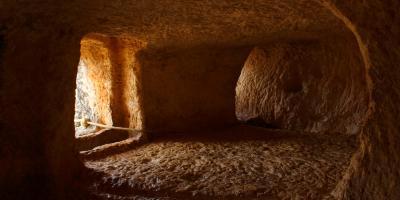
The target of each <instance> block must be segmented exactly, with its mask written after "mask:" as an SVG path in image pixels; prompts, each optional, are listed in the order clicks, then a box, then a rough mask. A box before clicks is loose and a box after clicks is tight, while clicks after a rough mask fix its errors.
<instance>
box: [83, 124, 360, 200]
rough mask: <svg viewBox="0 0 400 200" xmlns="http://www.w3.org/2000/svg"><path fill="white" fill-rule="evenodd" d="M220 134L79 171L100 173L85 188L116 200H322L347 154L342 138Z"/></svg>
mask: <svg viewBox="0 0 400 200" xmlns="http://www.w3.org/2000/svg"><path fill="white" fill-rule="evenodd" d="M221 133H224V134H226V136H225V137H216V138H210V137H197V138H190V139H188V138H176V137H175V138H163V139H159V140H156V141H154V142H153V143H151V144H145V145H143V146H140V147H138V148H137V149H134V150H131V151H128V152H125V153H122V154H119V155H116V156H109V157H107V158H104V159H97V160H89V161H87V162H86V163H85V165H86V166H87V167H89V168H90V169H93V170H94V171H96V172H97V173H99V174H101V175H102V178H98V179H97V180H96V181H94V184H93V185H92V186H91V190H92V192H94V193H96V194H111V195H116V196H120V197H121V199H130V198H133V197H135V196H137V197H148V198H156V199H324V198H328V199H329V198H332V197H331V196H330V191H331V190H332V189H333V188H334V187H335V184H336V183H337V181H338V180H339V179H340V178H341V177H342V176H343V174H344V172H345V171H344V170H345V169H346V166H347V165H348V163H349V161H350V157H351V153H352V152H353V151H354V150H355V145H354V138H351V137H347V136H335V137H330V136H326V135H325V136H318V135H315V134H314V135H303V134H302V133H301V132H291V133H290V132H284V131H269V130H265V129H260V128H254V127H253V128H252V127H246V126H241V127H235V128H230V129H225V130H222V131H221ZM203 134H204V135H208V134H212V135H215V134H216V133H212V132H203ZM243 134H245V135H247V137H241V135H243ZM228 135H229V136H228Z"/></svg>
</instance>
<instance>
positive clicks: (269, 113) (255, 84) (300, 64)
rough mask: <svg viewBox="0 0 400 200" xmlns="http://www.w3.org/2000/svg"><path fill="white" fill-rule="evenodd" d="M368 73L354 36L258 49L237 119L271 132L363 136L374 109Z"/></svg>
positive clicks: (246, 71)
mask: <svg viewBox="0 0 400 200" xmlns="http://www.w3.org/2000/svg"><path fill="white" fill-rule="evenodd" d="M364 70H365V69H364V67H363V63H362V60H361V56H360V53H359V50H358V47H357V43H356V41H355V40H354V39H351V37H350V36H349V38H329V40H318V41H300V42H280V43H274V44H271V45H266V46H262V47H256V48H254V49H253V51H252V52H251V53H250V55H249V57H248V59H247V61H246V63H245V65H244V67H243V70H242V72H241V76H240V78H239V80H238V83H237V87H236V115H237V118H238V119H239V120H240V121H245V122H247V123H250V124H252V125H257V126H264V127H268V128H282V129H291V130H301V131H306V132H340V133H345V134H357V133H358V132H359V131H360V129H361V126H362V122H363V120H364V116H365V114H366V111H367V106H368V94H367V88H366V83H365V77H364V74H365V73H364Z"/></svg>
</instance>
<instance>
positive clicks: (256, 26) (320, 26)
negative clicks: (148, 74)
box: [11, 0, 347, 46]
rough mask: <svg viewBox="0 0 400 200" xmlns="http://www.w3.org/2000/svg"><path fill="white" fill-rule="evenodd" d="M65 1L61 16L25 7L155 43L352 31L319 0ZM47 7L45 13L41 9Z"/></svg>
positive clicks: (84, 29)
mask: <svg viewBox="0 0 400 200" xmlns="http://www.w3.org/2000/svg"><path fill="white" fill-rule="evenodd" d="M44 2H46V0H45V1H44ZM65 4H67V3H65ZM65 4H63V5H62V6H63V8H62V10H64V11H65V13H70V14H69V15H65V13H64V15H62V17H60V18H61V19H60V18H58V17H57V16H60V14H59V11H58V13H56V12H54V13H53V12H52V10H53V9H52V8H45V7H44V6H43V5H46V4H44V3H43V4H38V3H29V2H26V5H24V8H23V9H24V10H25V11H26V12H29V13H30V15H32V16H36V15H40V20H50V22H48V23H57V24H60V23H61V24H64V26H65V27H66V29H68V28H72V29H78V31H79V32H81V33H82V34H86V33H90V32H97V33H104V34H109V35H118V36H121V35H125V36H128V37H135V38H138V39H139V40H142V41H147V42H148V43H149V45H156V46H171V45H172V46H180V45H196V44H202V45H205V44H210V43H212V44H215V43H217V44H235V45H254V44H260V43H268V42H269V41H273V40H288V39H314V38H319V37H324V36H327V35H336V34H342V33H347V32H346V29H345V28H344V26H343V24H342V23H341V22H340V21H339V20H338V19H337V18H336V17H335V16H334V15H333V14H332V13H331V12H330V11H328V10H327V9H326V8H324V7H323V6H322V5H321V4H320V2H319V1H315V0H297V1H294V0H248V1H239V0H236V1H230V0H210V1H182V0H181V1H176V0H158V1H148V0H137V1H133V0H118V1H109V0H99V1H71V2H70V3H68V5H65ZM47 5H52V4H48V3H47ZM53 5H54V4H53ZM121 8H123V9H121ZM14 9H15V10H18V12H19V13H21V12H24V11H21V8H14ZM43 9H46V12H41V11H43ZM11 10H12V9H11ZM54 10H60V8H54ZM39 13H40V14H39ZM44 13H45V14H44ZM66 16H68V17H66ZM42 17H43V18H42ZM35 23H37V24H43V23H40V22H35V20H33V19H32V22H30V24H31V25H32V26H35ZM75 31H76V30H75Z"/></svg>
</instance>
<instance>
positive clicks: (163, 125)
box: [138, 46, 250, 132]
mask: <svg viewBox="0 0 400 200" xmlns="http://www.w3.org/2000/svg"><path fill="white" fill-rule="evenodd" d="M249 51H250V48H246V47H244V48H243V47H241V48H237V47H232V48H221V47H215V46H210V47H208V46H207V47H201V48H191V49H174V50H172V51H171V50H169V51H168V50H167V51H166V50H143V51H141V52H140V53H139V54H138V61H139V62H140V65H141V66H140V68H141V69H142V95H143V104H144V105H143V106H144V107H143V112H144V116H145V123H144V125H145V128H146V130H151V131H157V132H165V131H175V132H176V131H184V130H201V129H204V128H210V127H214V128H215V127H222V126H227V125H230V124H233V123H235V122H236V118H235V83H236V80H237V78H238V77H239V74H240V70H241V68H242V65H243V63H244V61H245V59H246V57H247V55H248V53H249Z"/></svg>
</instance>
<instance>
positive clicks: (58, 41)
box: [0, 0, 400, 199]
mask: <svg viewBox="0 0 400 200" xmlns="http://www.w3.org/2000/svg"><path fill="white" fill-rule="evenodd" d="M399 4H400V3H399V2H398V1H397V0H382V1H377V0H364V1H348V0H315V1H309V0H300V1H289V0H273V1H265V0H255V1H228V0H220V1H213V0H208V1H175V0H157V1H126V0H121V1H109V0H97V1H95V0H89V1H75V0H71V1H63V2H55V1H50V0H29V1H28V0H21V1H11V0H5V1H2V2H1V4H0V58H1V64H0V100H1V105H0V108H1V109H0V143H1V144H0V148H1V149H0V153H1V156H0V157H1V160H0V184H1V185H0V187H1V193H2V194H1V195H2V196H1V197H4V198H2V199H32V198H33V197H38V198H40V197H43V198H49V199H76V198H78V197H76V196H77V195H78V194H80V193H79V192H75V191H77V190H78V189H79V183H80V179H79V174H80V172H85V171H84V170H82V169H83V165H82V162H81V161H80V160H79V159H77V155H76V154H77V152H76V149H75V148H74V134H73V133H74V127H73V116H74V90H75V78H76V73H77V65H78V63H79V60H80V56H81V55H80V46H81V45H80V43H81V39H82V38H83V37H84V36H85V35H87V34H89V33H93V32H95V33H100V34H103V35H108V36H107V37H110V38H109V39H107V40H111V41H115V40H117V42H110V44H112V45H111V46H109V47H110V48H111V49H114V50H118V51H112V52H113V53H116V52H119V53H116V54H113V55H114V56H111V55H110V57H112V58H113V62H115V63H117V64H118V66H120V68H118V70H117V71H114V72H112V73H111V74H114V75H115V77H113V76H112V77H113V79H114V78H115V79H116V80H119V81H121V84H120V85H118V87H116V86H114V87H113V86H111V89H112V90H113V89H116V88H118V89H116V90H119V89H121V88H126V87H128V89H131V90H123V91H114V92H115V94H116V96H114V97H113V98H112V99H110V104H111V106H113V105H115V102H114V100H117V99H119V100H118V102H120V100H121V99H122V100H123V99H125V103H123V104H122V105H123V106H121V107H119V108H117V109H120V110H119V112H121V115H116V114H117V113H112V115H114V116H112V117H115V118H116V119H117V120H116V121H114V119H113V123H121V124H124V123H129V126H131V123H132V121H133V122H134V121H135V119H137V118H136V117H132V116H134V115H133V114H129V113H130V112H131V111H133V110H135V109H134V107H135V106H134V104H128V105H129V106H126V105H127V103H126V101H129V102H130V101H131V100H132V99H134V97H133V96H130V95H131V94H126V93H125V92H126V91H130V92H132V91H135V90H133V89H132V88H130V87H131V83H132V82H130V83H127V82H126V81H127V80H135V79H130V78H126V77H125V76H128V77H131V75H129V74H130V73H131V72H132V71H134V70H133V69H134V68H135V67H132V65H130V64H126V63H131V60H130V59H133V60H132V63H137V62H138V63H141V64H140V65H138V66H141V65H143V68H141V67H139V71H140V70H145V71H143V73H142V74H140V73H139V74H140V75H138V77H139V80H141V81H138V82H142V83H143V85H142V86H141V88H142V89H143V90H141V92H139V93H141V94H142V95H140V94H139V95H138V96H139V97H142V104H141V105H142V106H143V109H142V111H143V113H142V119H143V124H144V125H143V127H142V128H143V129H149V130H167V131H174V130H179V131H184V130H187V129H190V128H193V126H192V125H193V124H196V123H198V124H199V125H200V126H201V127H204V126H206V125H207V123H210V127H207V128H215V127H217V126H226V125H227V124H229V123H230V122H232V121H233V120H234V119H235V104H234V96H235V83H236V81H234V77H235V76H236V80H237V78H238V77H239V74H240V70H241V68H240V61H241V60H242V61H243V63H242V64H241V66H243V64H244V61H245V60H246V58H247V55H246V54H248V52H250V50H251V49H252V48H253V47H255V46H257V47H260V48H263V51H264V52H265V50H267V51H266V52H268V48H267V49H265V48H266V47H271V44H283V46H280V47H279V46H276V47H275V48H278V49H279V48H281V49H282V51H283V50H284V49H287V48H288V47H289V46H290V47H293V48H294V50H286V52H288V54H287V55H291V53H294V52H296V49H301V48H308V46H313V45H316V46H317V47H316V48H317V49H318V48H320V49H321V50H322V52H324V51H325V50H324V49H326V53H327V54H328V56H327V58H326V60H327V61H330V59H333V60H332V63H336V61H335V57H336V56H335V55H337V56H338V57H337V58H338V59H340V60H342V59H346V60H347V58H346V56H349V57H350V56H351V55H354V58H349V57H348V60H347V61H344V60H343V61H340V62H339V61H338V63H341V62H343V64H345V65H347V64H349V65H350V63H348V62H354V63H355V64H354V66H355V67H356V66H358V64H356V63H358V62H356V61H357V60H358V58H356V57H357V56H358V54H357V53H356V52H360V53H361V57H362V66H363V67H364V69H365V70H362V69H361V68H357V69H354V71H353V70H352V71H349V73H348V74H346V75H345V74H342V73H338V76H329V77H332V78H339V79H341V80H343V82H344V83H343V87H336V86H335V87H334V86H333V85H332V86H331V84H328V85H327V89H326V90H332V89H333V90H336V89H337V90H339V89H342V90H343V91H340V92H339V96H336V95H338V94H337V93H336V95H334V93H333V92H327V93H326V95H330V94H332V95H333V97H332V98H336V97H337V98H338V100H339V101H338V102H339V103H334V104H336V105H334V104H332V105H329V106H328V107H324V105H323V104H319V105H316V107H319V108H321V109H323V110H321V113H325V112H326V113H325V115H326V116H329V119H328V121H330V122H329V123H337V124H336V126H337V127H334V125H332V124H328V123H322V124H321V125H320V126H319V125H315V124H318V123H320V121H319V119H313V120H314V121H313V122H304V121H301V120H300V122H301V123H300V125H296V127H300V128H302V129H306V130H308V129H311V130H312V128H311V127H320V129H321V130H324V129H328V128H331V127H334V128H335V130H337V131H340V132H346V133H353V132H354V131H350V130H356V129H353V128H351V127H353V126H354V127H358V128H360V130H361V131H360V132H359V142H358V143H359V144H360V146H359V147H358V150H357V151H356V153H355V154H354V155H353V157H352V159H351V163H350V165H349V166H348V168H347V170H346V174H345V175H344V176H343V177H342V179H341V181H339V183H338V184H337V185H336V189H335V190H334V192H333V194H334V196H335V198H337V199H398V198H399V196H400V190H399V187H400V172H399V166H400V156H398V152H399V151H400V134H399V131H400V127H399V123H398V121H399V120H400V117H399V116H400V115H398V113H399V111H400V106H399V102H400V92H399V87H400V70H399V68H398V63H400V51H399V46H400V39H399V38H400V37H399V35H400V27H399V24H400V16H399V15H398V14H397V12H398V10H399V9H400V5H399ZM348 31H351V33H352V34H353V36H352V41H349V42H346V44H343V43H342V44H340V42H339V44H338V46H335V45H336V44H335V45H334V44H331V43H328V44H323V43H321V44H315V43H311V44H307V45H302V47H299V46H297V45H295V44H296V43H297V42H299V41H301V42H304V41H309V40H321V39H323V40H327V41H329V40H333V39H332V38H348V37H347V36H348ZM112 38H114V39H112ZM126 38H130V39H129V40H130V41H131V40H132V38H134V39H133V40H134V41H140V42H139V43H140V45H139V47H138V46H137V45H127V44H126V43H125V42H124V39H126ZM354 41H356V42H357V47H356V45H353V44H352V43H353V42H354ZM293 42H294V43H293ZM121 43H123V44H121ZM127 43H129V44H131V42H127ZM133 43H134V44H136V43H135V42H133ZM142 44H145V45H142ZM289 44H290V45H289ZM331 45H333V46H331ZM121 46H122V47H121ZM124 46H128V48H123V47H124ZM272 46H273V45H272ZM285 46H286V47H285ZM130 47H132V48H130ZM107 48H108V47H107ZM312 48H314V47H312ZM331 48H334V51H331V50H330V49H331ZM131 50H132V51H131ZM270 50H271V49H270ZM121 52H122V53H121ZM124 52H125V53H124ZM133 52H142V53H133ZM301 52H303V51H300V52H299V53H301ZM306 52H308V53H310V54H311V55H313V54H314V53H315V54H317V55H319V53H318V52H313V51H312V50H311V51H308V50H307V51H306ZM131 55H135V56H131ZM169 55H170V56H171V57H169ZM332 56H334V57H332ZM134 58H139V59H138V60H136V59H134ZM298 58H299V57H298V56H293V57H290V58H288V59H289V60H291V59H298ZM300 58H301V56H300ZM114 59H115V60H114ZM320 61H324V59H322V60H320ZM197 62H198V63H197ZM124 63H125V64H124ZM288 63H289V64H291V62H288ZM163 65H164V68H163ZM330 65H331V64H328V65H327V66H328V68H327V69H326V70H328V71H326V72H335V70H333V68H332V67H334V65H333V64H332V66H330ZM124 66H131V67H124ZM211 66H215V67H211ZM222 66H224V67H222ZM351 66H353V65H351ZM312 67H314V66H312ZM214 69H215V71H213V70H214ZM283 69H285V68H283ZM301 69H303V68H301ZM335 69H338V70H339V69H340V70H347V68H344V67H342V66H338V68H335ZM119 70H121V71H119ZM125 70H127V71H129V72H127V71H125ZM330 70H333V71H330ZM357 71H358V72H359V73H363V75H364V77H365V79H364V81H365V86H366V87H365V88H366V94H367V97H368V99H367V100H368V101H367V108H361V103H358V102H359V101H360V102H364V101H363V100H361V99H364V97H360V98H355V96H356V94H357V93H358V92H359V93H360V94H362V93H363V92H362V91H352V90H353V89H350V88H349V87H351V88H354V89H357V90H358V89H359V86H357V85H358V84H361V83H362V82H363V80H361V79H358V78H356V75H355V73H357ZM177 72H178V73H177ZM299 72H302V71H299ZM304 72H305V71H304ZM321 73H322V75H321V76H322V77H325V76H324V73H325V69H324V70H323V71H321ZM339 74H340V75H339ZM218 76H220V77H219V79H220V80H221V81H220V82H219V81H217V77H218ZM310 76H311V75H310ZM353 76H354V79H353V82H352V83H350V82H349V79H350V78H349V77H353ZM360 76H362V74H360ZM153 77H155V78H153ZM188 77H193V78H192V79H191V80H188ZM305 77H309V76H305ZM181 79H182V81H181ZM195 80H198V81H199V82H201V81H203V83H201V84H205V85H204V86H207V87H201V86H202V85H201V84H199V83H197V82H196V81H195ZM206 81H209V82H210V83H215V84H210V85H206V84H207V83H206ZM295 82H296V81H295ZM322 83H329V81H323V82H322ZM230 84H232V85H230ZM164 85H165V87H164ZM294 85H295V86H296V84H294ZM344 85H345V86H344ZM120 86H121V87H120ZM156 87H157V88H156ZM173 87H176V90H173V89H172V88H173ZM310 87H311V88H312V86H310ZM289 88H291V87H289ZM298 88H300V87H298ZM298 88H297V87H294V90H290V91H297V90H298ZM164 89H165V92H161V90H164ZM360 89H361V90H362V89H363V88H360ZM191 90H199V91H197V92H194V91H191ZM138 91H140V89H138ZM167 91H168V92H167ZM317 91H318V92H317V94H321V93H319V91H323V90H320V89H319V88H317ZM344 91H345V92H346V93H347V92H348V93H349V96H350V97H349V100H351V101H354V102H349V103H343V101H342V99H343V98H344V97H341V96H340V93H341V92H344ZM204 95H209V97H205V96H204ZM361 96H363V95H361ZM304 98H305V99H302V101H303V100H304V101H309V99H308V98H306V97H304ZM126 99H128V100H126ZM208 99H210V101H207V100H208ZM211 100H212V101H211ZM314 100H315V99H310V101H311V102H313V101H314ZM191 101H193V103H194V104H198V106H193V105H191V104H190V102H191ZM139 102H140V100H139ZM174 102H176V103H174ZM214 102H215V103H214ZM356 104H357V105H356ZM320 106H322V107H320ZM331 106H333V107H334V108H335V109H331ZM358 106H360V108H358ZM167 107H168V108H167ZM291 108H292V107H291ZM336 108H337V110H336ZM342 108H343V109H346V110H347V109H348V111H349V112H344V113H343V112H341V111H338V110H340V109H342ZM365 109H366V110H367V112H366V115H365V117H362V118H363V119H364V121H363V119H361V117H360V118H356V116H357V115H361V113H362V111H363V110H365ZM158 110H160V111H158ZM350 111H354V112H353V113H351V114H350ZM296 112H298V111H295V112H294V113H296ZM330 112H332V113H330ZM341 114H343V115H347V116H340V115H341ZM283 119H287V120H289V118H285V117H283ZM352 119H354V122H353V123H351V122H349V121H348V120H352ZM365 119H367V120H365ZM216 120H218V121H220V122H221V123H218V121H216ZM290 120H291V119H290ZM291 121H292V122H294V121H297V120H294V121H293V120H291ZM282 124H285V122H282ZM288 124H289V123H288ZM159 126H162V127H159ZM287 126H288V127H291V125H290V126H289V125H287ZM163 134H164V133H163V132H161V133H158V135H163ZM154 135H155V136H157V134H154ZM65 169H68V170H65ZM81 174H85V173H81ZM71 196H74V197H71Z"/></svg>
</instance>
